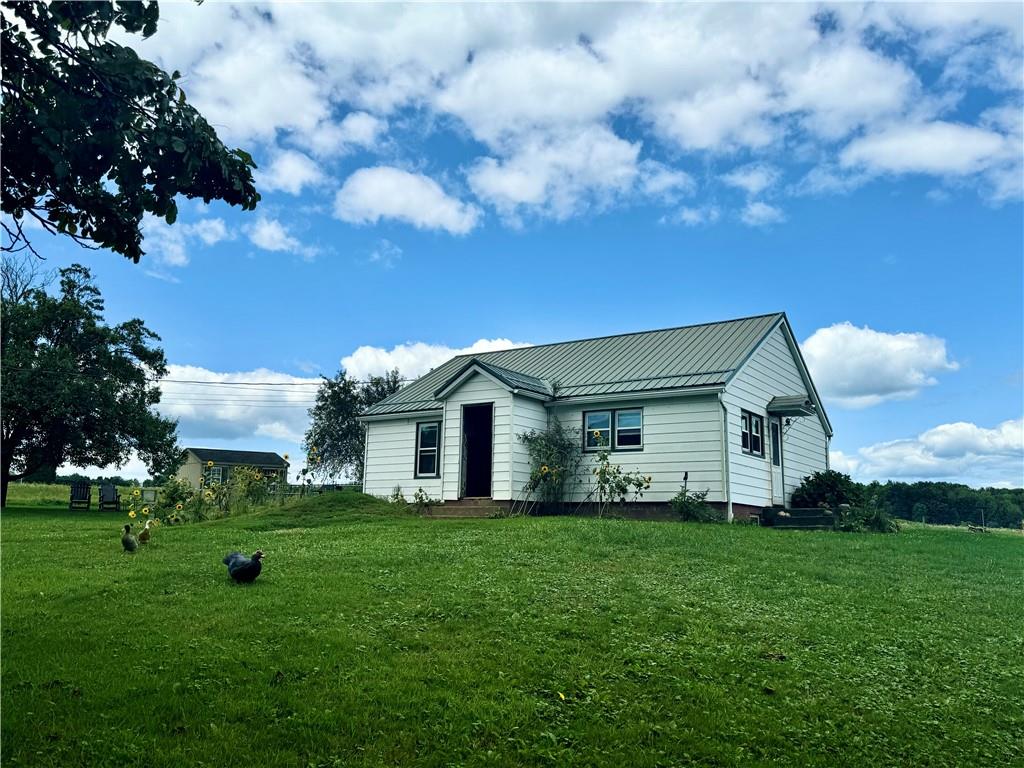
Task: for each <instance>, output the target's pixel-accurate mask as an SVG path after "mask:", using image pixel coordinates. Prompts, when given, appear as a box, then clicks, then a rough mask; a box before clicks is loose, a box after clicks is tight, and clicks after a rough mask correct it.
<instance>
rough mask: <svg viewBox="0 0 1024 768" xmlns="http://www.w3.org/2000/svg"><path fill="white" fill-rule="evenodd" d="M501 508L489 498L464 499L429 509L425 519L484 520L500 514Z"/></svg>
mask: <svg viewBox="0 0 1024 768" xmlns="http://www.w3.org/2000/svg"><path fill="white" fill-rule="evenodd" d="M501 511H502V509H501V507H500V506H499V505H498V504H496V503H495V502H494V500H492V499H491V498H490V497H486V498H484V497H480V498H466V499H459V500H458V501H446V502H444V503H443V504H438V505H437V506H435V507H431V508H430V511H429V512H428V513H427V515H426V516H427V517H436V518H438V519H440V520H444V519H457V518H485V517H497V516H498V515H499V514H500V513H501Z"/></svg>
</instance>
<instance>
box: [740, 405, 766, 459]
mask: <svg viewBox="0 0 1024 768" xmlns="http://www.w3.org/2000/svg"><path fill="white" fill-rule="evenodd" d="M740 444H741V445H742V446H743V452H744V453H749V454H751V455H753V456H762V457H763V456H764V416H758V415H757V414H756V413H751V412H750V411H740Z"/></svg>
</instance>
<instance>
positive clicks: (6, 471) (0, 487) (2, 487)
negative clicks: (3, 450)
mask: <svg viewBox="0 0 1024 768" xmlns="http://www.w3.org/2000/svg"><path fill="white" fill-rule="evenodd" d="M10 484H11V465H10V464H8V463H7V459H6V458H4V461H3V469H2V472H0V509H2V508H5V507H6V506H7V486H8V485H10Z"/></svg>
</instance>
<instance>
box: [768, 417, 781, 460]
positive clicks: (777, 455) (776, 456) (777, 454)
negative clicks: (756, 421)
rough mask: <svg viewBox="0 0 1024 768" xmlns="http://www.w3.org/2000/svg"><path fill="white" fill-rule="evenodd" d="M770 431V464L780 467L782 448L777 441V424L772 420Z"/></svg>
mask: <svg viewBox="0 0 1024 768" xmlns="http://www.w3.org/2000/svg"><path fill="white" fill-rule="evenodd" d="M770 429H771V433H772V464H774V465H775V466H776V467H779V466H782V446H781V443H780V441H779V422H777V421H776V420H775V419H772V422H771V427H770Z"/></svg>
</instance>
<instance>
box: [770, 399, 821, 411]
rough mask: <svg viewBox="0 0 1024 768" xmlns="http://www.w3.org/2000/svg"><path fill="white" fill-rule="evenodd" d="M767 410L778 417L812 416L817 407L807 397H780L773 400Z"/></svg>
mask: <svg viewBox="0 0 1024 768" xmlns="http://www.w3.org/2000/svg"><path fill="white" fill-rule="evenodd" d="M767 410H768V413H773V414H776V415H778V416H810V415H812V414H813V413H815V411H817V406H815V404H814V402H813V401H812V400H811V398H810V397H808V396H807V395H779V396H777V397H773V398H772V399H771V402H769V403H768V408H767Z"/></svg>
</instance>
